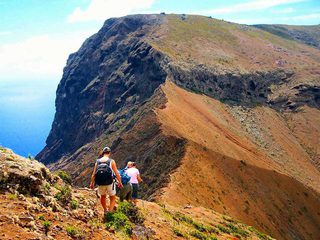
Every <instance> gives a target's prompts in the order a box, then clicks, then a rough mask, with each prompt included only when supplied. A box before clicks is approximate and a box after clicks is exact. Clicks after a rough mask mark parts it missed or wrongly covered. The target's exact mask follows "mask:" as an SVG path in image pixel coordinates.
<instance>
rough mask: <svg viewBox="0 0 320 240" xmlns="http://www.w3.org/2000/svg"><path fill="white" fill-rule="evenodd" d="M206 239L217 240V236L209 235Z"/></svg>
mask: <svg viewBox="0 0 320 240" xmlns="http://www.w3.org/2000/svg"><path fill="white" fill-rule="evenodd" d="M208 240H218V238H217V237H216V236H215V235H210V236H209V237H208Z"/></svg>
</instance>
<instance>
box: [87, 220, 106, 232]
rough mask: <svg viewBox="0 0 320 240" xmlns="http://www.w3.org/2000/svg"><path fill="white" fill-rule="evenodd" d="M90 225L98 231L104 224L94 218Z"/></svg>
mask: <svg viewBox="0 0 320 240" xmlns="http://www.w3.org/2000/svg"><path fill="white" fill-rule="evenodd" d="M88 224H89V225H90V226H91V227H92V228H93V229H97V228H100V227H102V226H103V224H102V223H101V221H100V219H98V218H93V219H91V220H90V221H89V222H88Z"/></svg>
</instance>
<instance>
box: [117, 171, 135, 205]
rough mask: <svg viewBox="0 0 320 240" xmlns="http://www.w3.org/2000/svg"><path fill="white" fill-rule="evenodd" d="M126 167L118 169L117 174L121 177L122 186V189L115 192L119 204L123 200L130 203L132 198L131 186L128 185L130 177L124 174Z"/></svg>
mask: <svg viewBox="0 0 320 240" xmlns="http://www.w3.org/2000/svg"><path fill="white" fill-rule="evenodd" d="M127 168H128V166H127V167H125V168H124V169H119V174H120V177H121V182H122V185H123V188H121V189H119V191H117V195H118V197H119V198H120V202H123V200H127V201H131V196H132V185H131V183H130V179H131V178H130V177H129V176H128V174H127V173H126V170H127Z"/></svg>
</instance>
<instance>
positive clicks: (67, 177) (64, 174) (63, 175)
mask: <svg viewBox="0 0 320 240" xmlns="http://www.w3.org/2000/svg"><path fill="white" fill-rule="evenodd" d="M55 174H57V175H58V176H59V177H60V178H61V179H62V180H63V181H64V182H65V183H67V184H71V181H72V179H71V176H70V174H69V173H67V172H65V171H63V170H59V171H57V172H55Z"/></svg>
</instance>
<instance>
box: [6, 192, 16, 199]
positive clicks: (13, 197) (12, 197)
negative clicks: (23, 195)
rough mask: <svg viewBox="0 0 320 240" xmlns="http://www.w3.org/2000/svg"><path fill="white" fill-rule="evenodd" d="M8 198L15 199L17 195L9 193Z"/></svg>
mask: <svg viewBox="0 0 320 240" xmlns="http://www.w3.org/2000/svg"><path fill="white" fill-rule="evenodd" d="M8 198H9V199H10V200H14V199H17V195H15V194H13V193H10V194H9V195H8Z"/></svg>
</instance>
